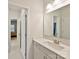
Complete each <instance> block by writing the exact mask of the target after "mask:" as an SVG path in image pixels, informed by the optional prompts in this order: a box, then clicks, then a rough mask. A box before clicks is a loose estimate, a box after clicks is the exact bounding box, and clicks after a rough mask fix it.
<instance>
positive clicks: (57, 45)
mask: <svg viewBox="0 0 79 59" xmlns="http://www.w3.org/2000/svg"><path fill="white" fill-rule="evenodd" d="M43 43H45V44H46V45H48V46H50V47H52V48H54V49H57V50H62V49H64V47H63V46H61V45H60V44H56V43H54V42H49V41H45V42H43Z"/></svg>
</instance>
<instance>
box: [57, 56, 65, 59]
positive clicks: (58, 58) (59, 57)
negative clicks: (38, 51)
mask: <svg viewBox="0 0 79 59" xmlns="http://www.w3.org/2000/svg"><path fill="white" fill-rule="evenodd" d="M57 59H65V58H63V57H61V56H59V55H57Z"/></svg>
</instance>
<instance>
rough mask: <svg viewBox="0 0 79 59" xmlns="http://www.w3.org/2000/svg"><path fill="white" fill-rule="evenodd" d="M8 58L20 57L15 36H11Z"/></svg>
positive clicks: (16, 58)
mask: <svg viewBox="0 0 79 59" xmlns="http://www.w3.org/2000/svg"><path fill="white" fill-rule="evenodd" d="M8 59H22V57H21V52H20V48H19V42H18V40H17V39H16V38H12V40H11V51H10V53H9V55H8Z"/></svg>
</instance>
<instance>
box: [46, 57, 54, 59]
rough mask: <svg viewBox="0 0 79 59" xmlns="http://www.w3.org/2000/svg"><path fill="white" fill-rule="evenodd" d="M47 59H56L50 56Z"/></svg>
mask: <svg viewBox="0 0 79 59" xmlns="http://www.w3.org/2000/svg"><path fill="white" fill-rule="evenodd" d="M46 59H54V58H51V57H50V56H47V57H46Z"/></svg>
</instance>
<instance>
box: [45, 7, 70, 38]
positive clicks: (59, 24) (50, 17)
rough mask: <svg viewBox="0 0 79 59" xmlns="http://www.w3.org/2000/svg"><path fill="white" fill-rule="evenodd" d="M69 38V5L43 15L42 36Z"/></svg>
mask: <svg viewBox="0 0 79 59" xmlns="http://www.w3.org/2000/svg"><path fill="white" fill-rule="evenodd" d="M47 36H48V37H57V38H62V39H70V5H67V6H65V7H62V8H60V9H58V10H55V11H53V12H50V13H45V15H44V37H47Z"/></svg>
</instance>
